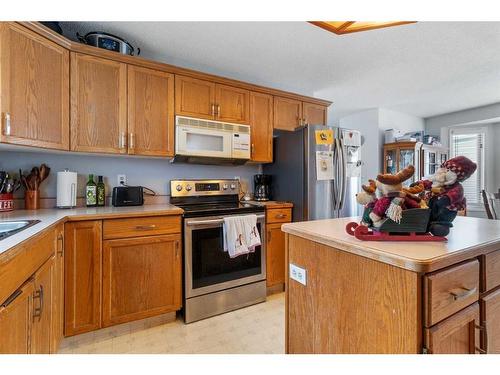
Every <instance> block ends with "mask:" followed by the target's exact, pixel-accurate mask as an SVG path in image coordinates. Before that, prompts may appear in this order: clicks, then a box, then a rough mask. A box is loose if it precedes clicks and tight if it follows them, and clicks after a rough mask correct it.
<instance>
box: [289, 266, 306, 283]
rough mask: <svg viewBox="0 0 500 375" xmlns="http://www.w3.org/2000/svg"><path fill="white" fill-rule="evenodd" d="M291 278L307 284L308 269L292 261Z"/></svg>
mask: <svg viewBox="0 0 500 375" xmlns="http://www.w3.org/2000/svg"><path fill="white" fill-rule="evenodd" d="M290 278H291V279H292V280H295V281H297V282H299V283H301V284H302V285H307V271H306V270H305V269H304V268H302V267H299V266H296V265H295V264H293V263H290Z"/></svg>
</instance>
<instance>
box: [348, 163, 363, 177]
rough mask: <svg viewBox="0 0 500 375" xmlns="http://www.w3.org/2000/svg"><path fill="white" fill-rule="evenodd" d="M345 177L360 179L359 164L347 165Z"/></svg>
mask: <svg viewBox="0 0 500 375" xmlns="http://www.w3.org/2000/svg"><path fill="white" fill-rule="evenodd" d="M346 177H361V164H360V165H358V164H357V163H347V167H346Z"/></svg>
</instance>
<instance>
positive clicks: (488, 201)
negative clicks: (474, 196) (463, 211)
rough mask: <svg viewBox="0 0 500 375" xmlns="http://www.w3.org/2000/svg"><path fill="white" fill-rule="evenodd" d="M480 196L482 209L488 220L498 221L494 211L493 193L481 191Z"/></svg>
mask: <svg viewBox="0 0 500 375" xmlns="http://www.w3.org/2000/svg"><path fill="white" fill-rule="evenodd" d="M481 195H482V196H483V203H484V208H485V210H486V215H487V216H488V219H493V220H498V217H497V213H496V211H495V195H494V194H493V193H488V192H487V191H486V190H482V191H481Z"/></svg>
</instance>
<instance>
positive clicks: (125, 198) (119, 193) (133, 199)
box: [111, 186, 144, 207]
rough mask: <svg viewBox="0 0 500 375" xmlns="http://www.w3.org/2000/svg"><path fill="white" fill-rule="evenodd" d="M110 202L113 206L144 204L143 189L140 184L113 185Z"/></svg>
mask: <svg viewBox="0 0 500 375" xmlns="http://www.w3.org/2000/svg"><path fill="white" fill-rule="evenodd" d="M111 204H112V205H113V206H115V207H123V206H142V205H143V204H144V191H143V188H142V186H116V187H114V188H113V196H112V198H111Z"/></svg>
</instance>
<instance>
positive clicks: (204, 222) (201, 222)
mask: <svg viewBox="0 0 500 375" xmlns="http://www.w3.org/2000/svg"><path fill="white" fill-rule="evenodd" d="M265 217H266V215H257V220H259V219H264V218H265ZM222 223H224V219H222V218H221V219H209V220H193V221H191V220H189V221H188V220H186V225H188V226H190V227H194V226H197V225H209V224H222Z"/></svg>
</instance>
